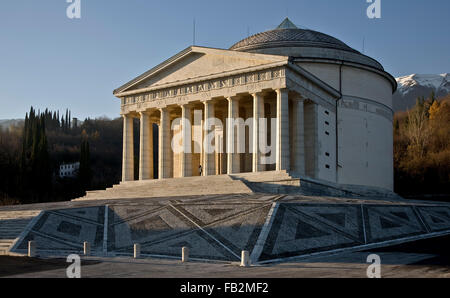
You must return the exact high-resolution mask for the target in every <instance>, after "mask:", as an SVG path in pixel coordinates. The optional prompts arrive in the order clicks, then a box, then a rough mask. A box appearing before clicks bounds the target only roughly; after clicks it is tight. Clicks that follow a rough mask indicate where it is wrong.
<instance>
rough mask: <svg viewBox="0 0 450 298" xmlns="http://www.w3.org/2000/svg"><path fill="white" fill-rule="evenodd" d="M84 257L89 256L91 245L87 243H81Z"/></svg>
mask: <svg viewBox="0 0 450 298" xmlns="http://www.w3.org/2000/svg"><path fill="white" fill-rule="evenodd" d="M83 250H84V255H85V256H89V255H90V254H91V244H90V243H89V242H87V241H85V242H84V243H83Z"/></svg>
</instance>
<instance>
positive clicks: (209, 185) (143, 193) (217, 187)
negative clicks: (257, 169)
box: [76, 175, 252, 200]
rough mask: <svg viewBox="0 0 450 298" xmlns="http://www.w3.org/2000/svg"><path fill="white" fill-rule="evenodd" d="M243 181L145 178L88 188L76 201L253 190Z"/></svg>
mask: <svg viewBox="0 0 450 298" xmlns="http://www.w3.org/2000/svg"><path fill="white" fill-rule="evenodd" d="M251 192H252V190H251V189H249V188H248V187H247V186H246V185H245V184H244V183H243V182H242V181H239V180H233V179H231V177H230V176H228V175H219V176H208V177H184V178H171V179H161V180H158V179H155V180H145V181H128V182H121V183H120V184H118V185H114V186H113V187H111V188H107V189H106V190H96V191H88V192H87V193H86V196H84V197H82V198H79V199H76V200H100V199H127V198H157V197H177V196H196V195H212V194H237V193H251Z"/></svg>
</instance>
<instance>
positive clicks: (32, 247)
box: [28, 241, 36, 258]
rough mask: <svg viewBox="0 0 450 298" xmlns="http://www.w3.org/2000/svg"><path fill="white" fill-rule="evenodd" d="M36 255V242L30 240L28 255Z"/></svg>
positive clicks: (32, 256)
mask: <svg viewBox="0 0 450 298" xmlns="http://www.w3.org/2000/svg"><path fill="white" fill-rule="evenodd" d="M35 256H36V242H34V241H28V257H30V258H34V257H35Z"/></svg>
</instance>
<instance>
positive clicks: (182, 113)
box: [114, 19, 397, 190]
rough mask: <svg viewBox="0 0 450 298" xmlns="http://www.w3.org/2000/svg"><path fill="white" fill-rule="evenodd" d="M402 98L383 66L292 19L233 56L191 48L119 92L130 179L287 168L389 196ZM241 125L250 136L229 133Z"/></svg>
mask: <svg viewBox="0 0 450 298" xmlns="http://www.w3.org/2000/svg"><path fill="white" fill-rule="evenodd" d="M396 88H397V85H396V82H395V79H394V78H393V77H392V76H391V75H390V74H388V73H387V72H386V71H385V70H384V69H383V67H382V65H381V64H380V63H378V62H377V61H376V60H374V59H372V58H370V57H368V56H365V55H363V54H361V53H360V52H358V51H356V50H355V49H352V48H351V47H349V46H347V45H346V44H345V43H343V42H342V41H340V40H338V39H336V38H334V37H331V36H329V35H326V34H323V33H320V32H316V31H313V30H307V29H300V28H298V27H297V26H295V25H294V24H293V23H292V22H291V21H290V20H289V19H285V20H284V21H283V22H282V23H281V24H280V25H279V26H278V27H277V28H275V29H274V30H270V31H266V32H262V33H258V34H255V35H253V36H250V37H248V38H245V39H243V40H241V41H239V42H238V43H236V44H235V45H233V46H232V47H231V48H230V49H215V48H206V47H199V46H191V47H189V48H187V49H185V50H183V51H181V52H180V53H178V54H176V55H175V56H173V57H171V58H169V59H168V60H166V61H164V62H163V63H161V64H159V65H158V66H156V67H154V68H152V69H150V70H149V71H147V72H146V73H144V74H142V75H140V76H139V77H137V78H135V79H133V80H132V81H130V82H128V83H126V84H125V85H123V86H122V87H120V88H118V89H116V90H115V91H114V95H115V96H116V97H118V98H120V100H121V115H122V116H123V125H124V126H123V128H124V129H123V172H122V180H123V181H131V180H135V179H139V180H147V179H164V178H175V177H188V176H197V175H200V171H199V166H201V167H202V171H201V174H202V175H205V176H209V175H221V174H235V173H244V172H261V171H271V170H286V171H288V172H290V173H295V174H296V175H299V176H300V177H302V176H304V177H310V178H313V179H317V180H319V181H328V182H333V183H338V184H348V185H362V186H373V187H379V188H383V189H387V190H392V189H393V135H392V120H393V110H392V94H393V92H394V91H395V90H396ZM213 118H214V119H218V120H219V121H217V122H216V121H211V120H210V119H213ZM237 118H239V119H243V121H244V122H245V124H246V125H245V126H244V128H243V129H238V127H234V126H232V125H226V124H227V123H230V122H229V121H230V119H232V120H233V119H237ZM134 119H139V121H140V128H139V135H140V143H139V148H138V149H139V150H136V151H138V152H139V155H138V156H137V158H138V159H139V163H138V164H139V177H135V171H134V167H135V166H134V165H135V160H134V159H135V154H134V152H135V148H134V146H133V144H134V142H133V139H134V134H136V133H137V132H135V131H133V121H134ZM260 119H268V121H267V122H266V123H267V124H266V125H262V123H264V122H261V121H260ZM272 120H273V121H272ZM156 126H157V128H158V129H157V130H155V129H153V128H154V127H156ZM261 126H264V127H261ZM156 131H157V132H158V133H157V134H158V136H157V138H156V137H154V135H153V134H154V132H156ZM240 134H244V136H242V135H240ZM208 135H209V136H211V135H212V136H213V138H212V139H211V140H209V141H210V143H211V144H212V145H213V147H214V149H215V150H214V151H213V152H211V150H209V149H208V150H206V148H205V142H204V140H205V138H206V137H207V136H208ZM195 138H196V139H197V140H201V141H200V142H195V141H194V139H195ZM174 140H175V141H174ZM176 140H178V141H179V143H180V144H181V147H182V149H184V150H181V152H179V151H177V150H174V149H173V142H175V143H176V142H178V141H176ZM262 140H263V141H264V142H265V143H267V144H268V145H269V147H270V148H272V150H271V152H269V153H268V152H263V151H262V150H261V148H260V147H261V143H264V142H262ZM265 143H264V144H265ZM188 148H189V149H190V150H188ZM237 148H245V150H244V152H241V151H239V150H237ZM136 149H137V148H136ZM268 156H271V159H269V158H268ZM267 160H271V162H269V163H268V162H267ZM156 164H157V167H155V165H156ZM154 169H156V170H154Z"/></svg>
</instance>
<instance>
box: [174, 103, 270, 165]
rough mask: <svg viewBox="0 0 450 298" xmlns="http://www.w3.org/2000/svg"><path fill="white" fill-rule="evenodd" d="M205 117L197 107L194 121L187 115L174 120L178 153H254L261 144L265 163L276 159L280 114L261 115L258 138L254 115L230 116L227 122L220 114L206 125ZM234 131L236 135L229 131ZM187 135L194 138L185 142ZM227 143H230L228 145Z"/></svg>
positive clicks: (262, 162)
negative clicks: (278, 116)
mask: <svg viewBox="0 0 450 298" xmlns="http://www.w3.org/2000/svg"><path fill="white" fill-rule="evenodd" d="M202 120H203V118H202V111H201V110H195V111H194V119H193V123H191V121H190V120H189V119H187V118H186V119H184V120H183V119H182V118H176V119H174V120H173V121H172V125H171V130H172V131H173V137H172V140H171V148H172V151H173V152H174V153H206V154H212V153H250V154H251V153H253V151H254V148H255V145H257V147H256V148H257V150H258V152H259V153H260V156H261V157H260V162H261V164H274V163H275V150H276V148H275V144H276V135H277V129H276V127H277V119H276V118H271V119H267V118H259V119H258V123H256V124H257V125H258V130H257V131H258V132H257V136H256V137H257V140H254V138H255V135H254V129H253V128H254V125H255V122H254V119H253V118H251V117H250V118H247V119H243V118H226V119H225V120H226V121H225V122H226V123H225V124H224V123H223V122H222V121H221V120H220V119H218V118H208V119H206V120H205V122H204V125H202ZM183 126H184V128H183ZM202 126H203V128H202ZM269 127H270V128H269ZM269 130H270V134H269V133H268V132H269ZM231 132H232V133H233V135H232V136H230V135H229V134H230V133H231ZM183 139H187V140H192V142H183ZM224 144H226V145H227V146H226V147H224Z"/></svg>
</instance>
